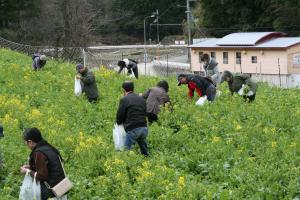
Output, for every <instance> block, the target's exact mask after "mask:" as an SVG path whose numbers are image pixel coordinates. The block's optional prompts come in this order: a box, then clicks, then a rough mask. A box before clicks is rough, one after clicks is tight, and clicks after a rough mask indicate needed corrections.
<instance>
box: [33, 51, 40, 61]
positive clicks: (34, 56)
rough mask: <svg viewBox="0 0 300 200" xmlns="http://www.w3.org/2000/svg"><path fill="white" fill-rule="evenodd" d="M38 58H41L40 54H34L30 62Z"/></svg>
mask: <svg viewBox="0 0 300 200" xmlns="http://www.w3.org/2000/svg"><path fill="white" fill-rule="evenodd" d="M40 56H41V54H40V53H34V54H33V55H32V60H34V59H35V58H36V57H40Z"/></svg>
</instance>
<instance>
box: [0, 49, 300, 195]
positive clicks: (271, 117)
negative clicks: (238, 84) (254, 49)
mask: <svg viewBox="0 0 300 200" xmlns="http://www.w3.org/2000/svg"><path fill="white" fill-rule="evenodd" d="M95 73H96V79H97V84H98V88H99V90H100V102H99V103H98V104H96V105H92V104H90V103H88V102H87V100H86V99H84V98H83V97H80V98H77V97H75V96H74V92H73V90H74V76H75V64H73V63H59V62H57V61H48V63H47V65H46V67H45V69H43V70H42V71H39V72H34V71H32V70H31V57H29V56H25V55H22V54H19V53H15V52H12V51H9V50H5V49H0V123H1V124H3V126H4V129H5V137H4V138H3V139H1V140H0V144H1V149H2V154H3V159H4V161H5V165H4V168H3V169H2V171H1V172H0V199H3V200H10V199H17V197H18V193H19V187H20V185H21V183H22V180H23V176H21V175H20V174H19V167H20V166H21V165H23V164H24V163H25V162H26V160H27V157H28V155H29V153H30V151H29V149H27V147H26V146H25V145H24V142H23V140H22V132H23V129H24V128H27V127H38V128H39V129H40V130H41V131H42V133H43V134H44V137H45V138H46V139H47V140H48V141H49V142H50V143H51V144H53V145H54V146H56V147H57V148H58V149H59V150H60V151H61V152H62V155H63V158H64V159H65V161H66V163H65V166H66V171H67V173H68V175H69V176H70V179H71V180H72V181H73V182H74V185H75V187H74V188H73V189H72V191H71V192H70V194H69V199H71V200H77V199H168V200H169V199H293V198H295V197H296V196H297V194H298V193H300V176H299V172H300V148H299V147H300V144H299V141H300V140H299V139H300V123H299V122H300V94H299V90H298V89H289V90H288V89H278V88H273V87H269V86H267V85H265V84H261V83H260V84H259V88H258V93H257V95H256V97H257V99H256V100H255V102H254V103H251V104H249V103H246V102H244V101H243V100H242V99H241V98H240V97H239V96H231V95H230V93H229V92H228V91H227V86H226V85H222V86H221V88H220V90H221V91H222V95H221V96H220V97H219V98H218V99H217V100H216V101H215V102H214V103H210V104H207V105H205V106H203V107H197V106H196V105H195V101H196V99H194V100H192V101H188V100H187V98H186V94H187V88H186V86H181V87H177V85H176V80H175V78H169V79H168V81H169V84H170V92H169V93H170V97H171V100H172V101H173V102H174V103H175V106H174V112H170V111H169V110H168V109H165V110H163V111H162V113H161V114H160V121H159V123H158V124H156V123H155V124H153V125H152V126H151V127H150V129H149V137H148V143H149V148H150V154H151V155H150V157H149V158H144V157H143V156H141V155H140V154H139V151H138V150H139V149H138V147H136V148H135V149H134V150H133V151H125V152H116V151H115V150H114V144H113V140H112V128H113V124H114V121H115V115H116V110H117V107H118V104H119V99H120V98H121V96H122V90H121V87H120V85H121V84H122V82H123V81H124V80H126V77H125V76H120V75H118V74H116V73H115V72H111V71H108V70H105V69H104V68H101V70H100V71H96V72H95ZM159 80H160V79H159V78H153V77H151V78H149V77H143V76H142V77H141V78H140V79H139V80H135V81H134V82H135V88H136V92H137V93H140V92H144V91H145V90H146V89H147V88H149V87H151V86H154V85H155V84H156V83H157V82H158V81H159Z"/></svg>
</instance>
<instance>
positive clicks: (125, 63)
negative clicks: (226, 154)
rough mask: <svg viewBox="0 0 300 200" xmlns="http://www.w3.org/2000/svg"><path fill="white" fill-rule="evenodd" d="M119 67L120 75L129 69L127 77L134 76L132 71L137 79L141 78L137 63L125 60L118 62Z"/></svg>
mask: <svg viewBox="0 0 300 200" xmlns="http://www.w3.org/2000/svg"><path fill="white" fill-rule="evenodd" d="M118 66H119V67H120V69H119V71H118V73H119V74H120V73H121V71H122V70H123V69H124V68H127V75H132V71H133V73H134V76H135V78H136V79H138V78H139V72H138V67H137V61H135V60H132V59H129V58H125V59H123V60H119V61H118Z"/></svg>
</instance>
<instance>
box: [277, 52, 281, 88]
mask: <svg viewBox="0 0 300 200" xmlns="http://www.w3.org/2000/svg"><path fill="white" fill-rule="evenodd" d="M278 73H279V86H280V87H281V74H280V63H279V58H278Z"/></svg>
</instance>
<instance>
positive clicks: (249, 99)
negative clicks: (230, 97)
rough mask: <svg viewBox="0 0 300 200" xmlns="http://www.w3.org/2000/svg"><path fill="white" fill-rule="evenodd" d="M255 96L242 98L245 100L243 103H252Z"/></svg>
mask: <svg viewBox="0 0 300 200" xmlns="http://www.w3.org/2000/svg"><path fill="white" fill-rule="evenodd" d="M255 95H256V94H254V95H252V96H244V99H245V101H248V102H252V101H254V100H255Z"/></svg>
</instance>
